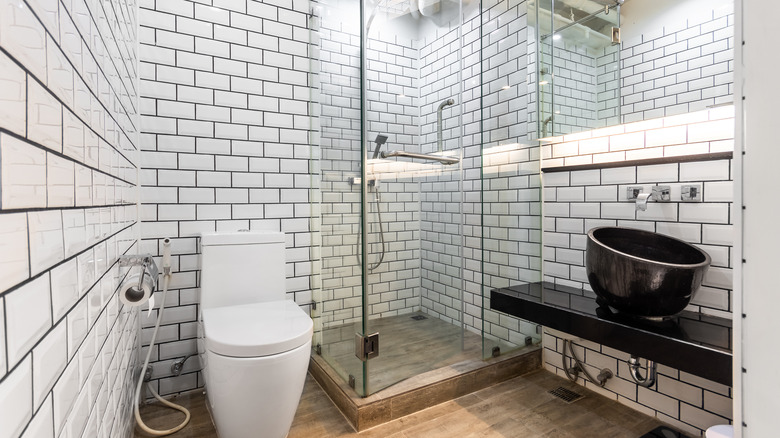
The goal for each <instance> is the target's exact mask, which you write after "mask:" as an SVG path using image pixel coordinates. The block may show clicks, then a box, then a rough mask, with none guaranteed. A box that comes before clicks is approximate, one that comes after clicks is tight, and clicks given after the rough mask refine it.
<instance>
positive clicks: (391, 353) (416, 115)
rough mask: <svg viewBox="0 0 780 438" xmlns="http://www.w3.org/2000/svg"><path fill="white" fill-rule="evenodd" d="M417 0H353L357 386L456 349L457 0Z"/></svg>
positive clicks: (459, 347)
mask: <svg viewBox="0 0 780 438" xmlns="http://www.w3.org/2000/svg"><path fill="white" fill-rule="evenodd" d="M418 7H419V3H418V2H412V1H394V0H375V1H374V0H366V1H365V2H364V4H363V10H364V12H363V17H364V28H363V30H364V42H363V45H364V47H365V50H364V51H363V60H364V64H363V78H364V80H365V81H364V86H365V93H364V100H363V112H362V113H363V119H364V125H363V129H364V142H363V145H364V148H365V149H366V151H365V157H366V167H365V169H366V184H365V185H364V190H365V191H364V194H365V200H364V204H363V205H364V208H363V210H362V211H363V220H364V222H363V223H364V228H365V230H366V234H365V235H364V238H365V240H366V242H367V244H366V246H365V249H366V257H365V259H364V260H363V263H364V265H365V266H364V268H365V270H364V284H365V297H364V303H365V307H364V315H363V316H364V319H365V330H366V333H367V334H373V333H378V335H379V354H378V356H377V357H374V358H371V359H369V360H367V361H366V363H365V367H366V369H367V373H368V374H367V375H368V382H367V383H366V393H367V394H371V393H374V392H377V391H379V390H382V389H384V388H387V387H388V386H390V385H393V384H395V383H398V382H400V381H402V380H404V379H407V378H409V377H412V376H416V375H419V374H422V373H425V372H428V371H431V370H434V369H436V368H439V367H440V366H442V364H450V363H452V362H453V361H457V360H458V358H459V357H461V356H462V355H463V354H464V349H463V333H464V331H463V325H462V321H463V315H462V314H463V300H462V290H463V283H462V282H463V275H462V266H463V262H462V256H463V254H462V246H463V242H462V240H463V233H462V216H461V197H462V194H461V193H462V177H463V171H462V167H461V150H462V144H461V137H462V134H461V125H462V124H461V111H462V105H461V103H462V102H461V101H462V97H461V91H460V90H461V87H460V82H459V78H460V70H461V54H460V53H459V50H460V46H461V33H460V32H461V29H460V23H461V19H460V14H461V8H460V3H459V2H452V1H449V0H443V1H440V2H436V3H431V4H429V5H428V8H427V9H424V10H419V9H418ZM442 47H450V48H452V49H451V50H450V51H446V50H443V49H442ZM439 159H443V160H444V162H443V161H441V160H439ZM453 162H454V164H453ZM445 163H449V164H445ZM477 354H478V353H477ZM473 357H478V356H477V355H473Z"/></svg>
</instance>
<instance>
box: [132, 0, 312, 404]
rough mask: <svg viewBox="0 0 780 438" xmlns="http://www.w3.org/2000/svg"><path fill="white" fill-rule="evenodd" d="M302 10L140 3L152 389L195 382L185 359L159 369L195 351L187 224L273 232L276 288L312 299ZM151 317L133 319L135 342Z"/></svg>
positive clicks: (197, 229)
mask: <svg viewBox="0 0 780 438" xmlns="http://www.w3.org/2000/svg"><path fill="white" fill-rule="evenodd" d="M309 12H310V11H309V3H308V2H305V1H297V0H296V1H292V0H288V1H280V2H274V3H273V4H271V3H265V2H259V1H253V0H239V1H231V2H218V1H215V2H213V3H212V2H211V1H207V2H203V1H193V0H182V1H177V2H168V1H158V2H148V1H145V2H141V4H140V17H139V24H140V27H139V39H140V43H141V46H140V58H141V59H140V65H139V75H140V91H139V93H140V96H141V99H140V113H141V150H142V152H141V163H142V168H143V170H142V171H141V202H142V204H143V209H142V214H143V225H142V231H141V237H142V242H141V248H142V250H143V251H144V252H149V253H151V254H154V255H159V254H161V239H163V238H165V237H170V238H172V239H173V241H172V249H173V255H174V257H173V272H174V276H173V279H172V281H171V285H170V291H169V293H168V297H167V300H166V301H167V304H166V310H165V316H164V318H163V321H162V327H161V338H160V339H159V340H158V341H159V342H158V345H156V346H155V349H154V351H153V353H152V364H153V365H154V367H155V373H154V374H153V381H152V384H153V385H156V389H157V390H158V391H159V392H160V393H161V394H172V393H176V392H181V391H186V390H190V389H194V388H197V387H199V386H202V385H203V380H202V378H201V376H200V375H199V373H198V371H199V369H200V365H199V363H198V358H197V357H192V358H190V359H189V360H188V361H187V362H186V364H185V367H184V370H183V373H182V375H181V376H179V377H174V376H173V375H172V374H171V373H170V365H171V363H173V362H174V361H175V360H177V359H180V358H183V357H185V356H187V355H190V354H193V353H195V352H196V348H195V342H194V340H195V337H196V330H195V324H196V321H197V315H198V303H199V299H198V294H199V289H198V286H199V283H198V279H199V271H200V260H199V255H198V254H199V248H198V237H197V236H198V235H199V233H201V232H208V231H231V230H239V229H252V230H276V231H283V232H285V233H286V238H287V249H286V253H285V257H286V260H287V265H286V274H287V282H286V287H287V293H288V294H289V298H291V299H294V300H295V301H296V302H298V303H299V304H302V305H303V304H306V303H308V302H310V301H311V300H312V292H311V291H312V287H313V286H312V277H311V276H312V266H311V265H312V261H311V260H312V258H313V257H314V252H313V251H312V248H311V241H312V235H311V233H312V231H311V229H310V222H311V217H312V209H311V206H310V204H309V190H310V189H311V188H312V181H311V179H312V178H311V174H310V170H309V167H310V161H311V157H312V153H313V151H312V148H311V146H310V144H312V143H311V140H310V137H311V136H312V135H313V134H314V132H313V129H314V128H316V125H315V124H314V123H315V122H313V121H312V115H313V114H312V113H311V110H310V108H309V101H310V95H311V93H312V89H311V86H312V85H313V83H314V81H313V76H312V75H311V73H310V63H311V61H310V51H311V50H312V48H311V47H310V44H309V39H310V30H309V17H308V14H309ZM157 294H158V299H159V298H160V297H159V294H160V291H158V292H157ZM155 318H156V313H153V314H152V316H151V318H146V317H144V318H143V319H142V327H143V331H142V342H143V344H144V345H145V346H146V345H148V343H149V337H150V336H151V328H150V327H152V326H153V325H154V323H155ZM146 348H147V347H144V351H145V350H146Z"/></svg>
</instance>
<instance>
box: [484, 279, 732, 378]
mask: <svg viewBox="0 0 780 438" xmlns="http://www.w3.org/2000/svg"><path fill="white" fill-rule="evenodd" d="M591 295H592V294H591V293H586V292H585V291H584V290H582V289H576V288H572V287H567V286H560V285H554V284H552V283H531V284H525V285H521V286H511V287H506V288H501V289H494V290H492V291H491V293H490V308H491V309H493V310H498V311H500V312H504V313H508V314H510V315H513V316H516V317H518V318H522V319H525V320H527V321H531V322H534V323H537V324H541V325H543V326H546V327H550V328H552V329H555V330H560V331H562V332H565V333H569V334H571V335H574V336H577V337H581V338H583V339H587V340H589V341H593V342H598V343H600V344H603V345H606V346H608V347H611V348H615V349H617V350H620V351H625V352H627V353H629V354H633V355H636V356H639V357H641V358H645V359H650V360H654V361H656V362H658V363H660V364H663V365H667V366H670V367H673V368H677V369H679V370H681V371H685V372H688V373H691V374H694V375H697V376H700V377H703V378H705V379H709V380H712V381H715V382H718V383H722V384H724V385H729V386H731V380H732V375H731V363H732V354H731V350H732V348H731V347H732V344H731V339H732V338H731V320H729V319H725V318H718V317H714V316H708V315H703V314H700V313H693V312H682V313H680V314H678V315H676V316H674V317H671V318H669V319H665V320H663V321H650V320H643V319H638V318H634V317H631V316H627V315H624V314H620V313H616V312H614V311H613V310H611V309H610V308H609V307H606V306H604V307H601V306H599V305H598V304H597V303H596V299H595V297H592V296H591Z"/></svg>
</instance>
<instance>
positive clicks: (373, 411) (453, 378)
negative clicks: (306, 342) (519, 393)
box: [309, 346, 542, 432]
mask: <svg viewBox="0 0 780 438" xmlns="http://www.w3.org/2000/svg"><path fill="white" fill-rule="evenodd" d="M541 368H542V349H541V348H540V347H539V346H531V347H525V348H522V349H520V350H518V351H515V352H511V353H507V354H505V355H502V356H500V357H497V358H491V359H487V360H481V359H476V360H468V361H464V362H460V363H457V364H454V365H450V366H446V367H443V368H440V369H438V370H433V371H430V372H427V373H424V374H421V375H419V376H415V377H412V378H410V379H407V380H405V381H403V382H401V383H398V384H396V385H394V386H391V387H389V388H387V389H384V390H382V391H379V392H377V393H376V394H372V395H370V396H368V397H365V398H364V397H360V396H358V395H357V394H356V393H355V391H354V390H353V389H352V388H350V387H349V386H348V385H347V383H346V382H344V381H343V379H342V378H341V377H340V376H339V375H338V374H337V373H336V372H335V371H333V369H332V368H331V367H330V365H328V363H327V362H326V361H325V359H323V358H322V356H318V355H316V354H313V355H312V357H311V360H310V361H309V373H311V375H312V377H314V379H315V380H316V381H317V383H319V385H320V386H321V387H322V389H323V390H324V391H325V393H326V394H327V395H328V397H329V398H330V399H331V400H332V401H333V403H334V404H335V405H336V407H337V408H338V409H339V411H341V413H342V414H343V415H344V418H346V419H347V421H348V422H349V424H350V425H351V426H352V427H353V428H354V429H355V431H357V432H362V431H364V430H366V429H370V428H372V427H376V426H379V425H380V424H384V423H387V422H389V421H393V420H396V419H398V418H401V417H404V416H406V415H409V414H413V413H415V412H418V411H421V410H423V409H427V408H430V407H432V406H435V405H438V404H440V403H444V402H447V401H450V400H454V399H456V398H458V397H461V396H464V395H467V394H471V393H472V392H475V391H479V390H480V389H484V388H487V387H489V386H493V385H495V384H497V383H500V382H503V381H505V380H509V379H511V378H514V377H517V376H520V375H523V374H527V373H529V372H532V371H535V370H538V369H541Z"/></svg>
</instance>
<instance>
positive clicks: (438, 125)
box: [436, 99, 455, 164]
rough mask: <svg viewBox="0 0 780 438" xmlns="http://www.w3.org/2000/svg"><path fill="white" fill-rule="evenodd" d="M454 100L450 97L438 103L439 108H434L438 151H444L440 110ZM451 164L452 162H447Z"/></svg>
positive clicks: (453, 102) (452, 103) (451, 103)
mask: <svg viewBox="0 0 780 438" xmlns="http://www.w3.org/2000/svg"><path fill="white" fill-rule="evenodd" d="M454 104H455V101H454V100H452V99H447V100H445V101H444V102H442V103H440V104H439V108H438V109H437V110H436V145H437V146H438V151H439V152H444V145H443V144H442V139H441V112H442V110H444V107H445V106H448V105H454ZM448 164H452V163H448Z"/></svg>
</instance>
